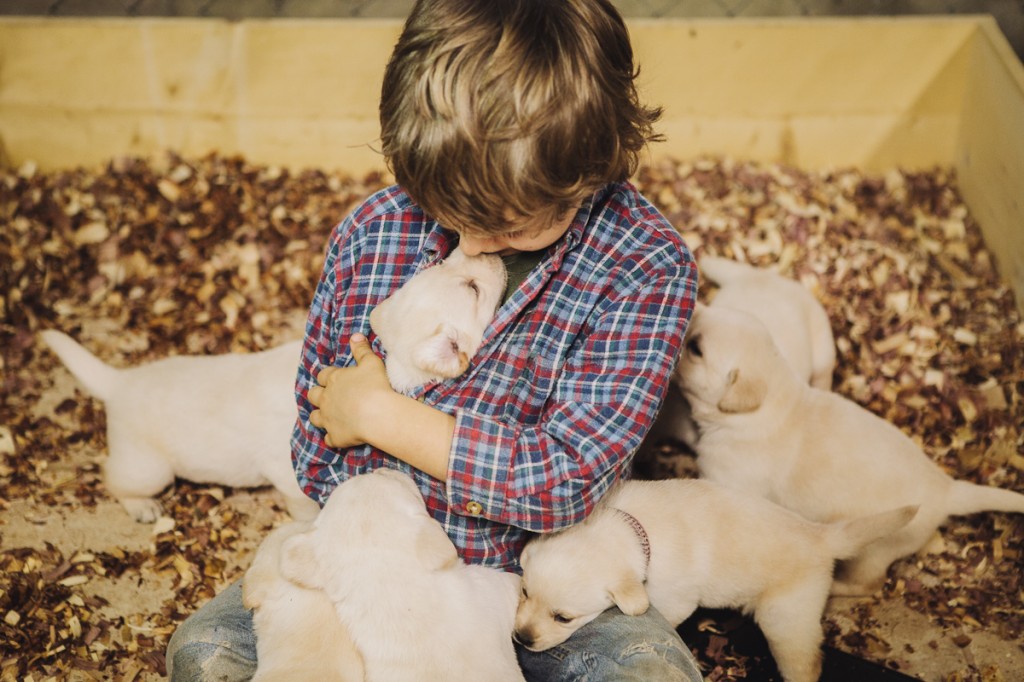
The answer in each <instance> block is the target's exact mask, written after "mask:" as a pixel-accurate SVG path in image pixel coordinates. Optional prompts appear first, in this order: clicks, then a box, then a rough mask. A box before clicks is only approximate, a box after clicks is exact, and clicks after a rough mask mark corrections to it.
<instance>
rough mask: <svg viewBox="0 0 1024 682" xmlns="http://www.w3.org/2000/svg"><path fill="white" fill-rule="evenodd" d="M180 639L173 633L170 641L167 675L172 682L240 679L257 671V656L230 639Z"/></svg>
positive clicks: (227, 681) (231, 681) (223, 681)
mask: <svg viewBox="0 0 1024 682" xmlns="http://www.w3.org/2000/svg"><path fill="white" fill-rule="evenodd" d="M177 634H178V633H177V632H175V635H177ZM180 639H183V638H179V641H176V640H175V637H173V636H172V637H171V641H170V642H169V643H168V645H167V677H168V679H170V680H171V681H172V682H196V681H198V680H217V681H218V682H240V681H241V680H248V679H250V678H252V676H253V675H254V674H255V673H256V660H255V658H252V657H251V656H250V655H249V654H248V652H246V651H238V650H237V647H232V644H231V642H230V641H223V640H222V641H203V640H188V641H180Z"/></svg>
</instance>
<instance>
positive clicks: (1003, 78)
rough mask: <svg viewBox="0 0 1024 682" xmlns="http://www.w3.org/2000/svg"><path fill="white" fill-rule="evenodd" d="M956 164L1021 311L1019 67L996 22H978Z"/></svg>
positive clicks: (1023, 231) (1023, 166)
mask: <svg viewBox="0 0 1024 682" xmlns="http://www.w3.org/2000/svg"><path fill="white" fill-rule="evenodd" d="M955 167H956V170H957V176H958V178H959V183H960V189H961V192H962V193H963V196H964V199H965V200H966V201H967V204H968V206H969V207H970V209H971V213H972V214H973V215H974V217H975V218H976V219H977V220H978V223H979V224H980V225H981V228H982V232H983V234H984V237H985V243H986V245H987V246H988V248H989V250H990V251H991V252H992V254H993V255H994V256H995V258H996V262H997V264H998V266H999V271H1000V274H1002V276H1003V277H1004V278H1005V279H1006V280H1007V281H1008V282H1009V283H1010V286H1011V287H1012V288H1013V291H1014V294H1015V296H1016V299H1017V306H1018V308H1019V309H1020V310H1021V312H1024V66H1022V65H1021V63H1020V61H1019V60H1018V59H1017V58H1016V55H1015V54H1014V53H1013V50H1012V49H1011V48H1010V45H1009V43H1008V42H1007V41H1006V38H1005V37H1004V36H1003V34H1002V33H1000V31H999V29H998V27H997V26H996V23H995V21H994V20H992V19H987V20H984V21H982V22H980V23H979V26H978V30H977V32H976V39H975V40H974V41H973V42H972V50H971V70H970V77H969V78H968V83H967V87H966V89H965V92H964V98H963V113H962V119H961V128H960V131H959V136H958V141H957V152H956V161H955Z"/></svg>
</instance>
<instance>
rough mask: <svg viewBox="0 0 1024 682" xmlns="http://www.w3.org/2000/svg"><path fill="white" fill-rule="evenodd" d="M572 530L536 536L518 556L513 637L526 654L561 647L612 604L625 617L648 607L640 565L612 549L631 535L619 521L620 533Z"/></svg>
mask: <svg viewBox="0 0 1024 682" xmlns="http://www.w3.org/2000/svg"><path fill="white" fill-rule="evenodd" d="M607 513H609V512H606V511H602V510H599V511H595V512H594V515H598V514H607ZM585 523H586V522H585ZM616 523H618V522H616ZM577 528H578V527H574V528H570V529H568V530H566V531H562V532H559V533H555V534H553V535H548V536H542V537H539V538H537V539H535V540H533V541H531V542H530V543H529V544H527V546H526V548H525V549H524V550H523V553H522V555H521V556H520V565H521V566H522V568H523V578H522V582H521V588H522V592H521V594H520V597H519V606H518V608H517V609H516V619H515V631H514V638H515V640H516V641H518V642H519V643H520V644H522V645H523V646H525V647H526V648H527V649H530V650H531V651H544V650H545V649H550V648H551V647H553V646H556V645H558V644H561V643H562V642H564V641H565V640H567V639H568V638H569V637H570V636H571V635H572V634H573V633H574V632H576V631H577V630H579V629H580V628H581V627H583V626H584V625H586V624H587V623H589V622H590V621H592V620H594V619H595V618H597V617H598V616H599V615H601V614H602V613H603V612H604V611H606V610H607V609H608V608H610V607H612V606H617V607H618V608H619V610H620V611H622V612H623V613H625V614H628V615H631V616H636V615H640V614H641V613H644V612H646V611H647V609H648V607H649V606H650V602H649V601H648V597H647V589H646V588H645V587H644V583H643V580H644V578H643V565H642V563H641V564H639V565H638V564H637V562H635V561H631V560H630V559H631V557H630V555H629V553H623V552H622V551H621V550H620V549H618V545H617V542H619V541H621V540H623V539H624V540H625V541H626V542H634V541H635V540H634V539H633V538H631V537H630V534H631V533H632V532H633V531H632V530H631V529H629V528H626V527H625V526H622V525H621V523H620V524H619V526H618V527H617V529H618V530H620V531H621V530H623V529H625V531H624V534H623V533H620V532H615V533H608V534H604V533H601V534H595V533H579V532H575V531H577ZM641 561H642V557H641Z"/></svg>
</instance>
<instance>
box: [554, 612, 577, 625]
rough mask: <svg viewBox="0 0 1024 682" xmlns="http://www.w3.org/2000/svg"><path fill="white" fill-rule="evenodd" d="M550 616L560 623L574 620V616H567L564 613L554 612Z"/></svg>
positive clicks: (565, 623) (564, 623)
mask: <svg viewBox="0 0 1024 682" xmlns="http://www.w3.org/2000/svg"><path fill="white" fill-rule="evenodd" d="M552 617H553V618H554V619H555V622H556V623H561V624H562V625H568V624H569V623H571V622H573V621H574V620H576V619H575V618H572V617H570V616H567V615H565V614H564V613H556V614H554V615H553V616H552Z"/></svg>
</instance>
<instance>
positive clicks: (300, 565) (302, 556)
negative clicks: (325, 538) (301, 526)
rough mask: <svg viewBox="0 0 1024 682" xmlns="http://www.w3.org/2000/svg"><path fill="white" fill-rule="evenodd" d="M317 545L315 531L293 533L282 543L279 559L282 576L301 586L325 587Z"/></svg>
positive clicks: (310, 587)
mask: <svg viewBox="0 0 1024 682" xmlns="http://www.w3.org/2000/svg"><path fill="white" fill-rule="evenodd" d="M316 545H317V543H316V538H315V537H314V532H313V531H308V532H306V533H299V534H298V535H293V536H292V537H290V538H288V539H287V540H285V541H284V542H283V543H281V557H280V559H278V565H279V568H280V570H281V576H282V577H283V578H284V579H285V580H288V581H290V582H293V583H295V584H296V585H298V586H300V587H305V588H308V589H311V590H315V589H321V588H323V587H324V584H323V583H324V581H323V575H322V571H321V567H320V562H319V561H318V559H317V555H316Z"/></svg>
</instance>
